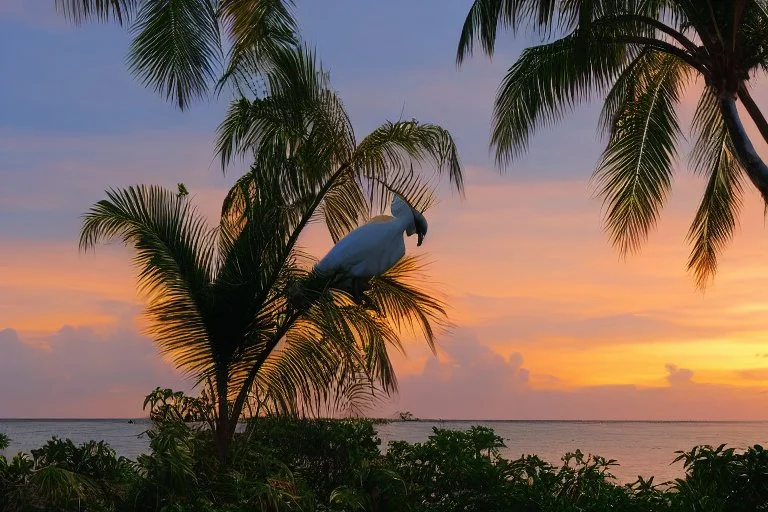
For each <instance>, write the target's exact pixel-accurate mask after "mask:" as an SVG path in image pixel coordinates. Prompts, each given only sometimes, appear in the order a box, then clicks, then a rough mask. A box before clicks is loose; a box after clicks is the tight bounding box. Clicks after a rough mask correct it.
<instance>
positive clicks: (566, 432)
mask: <svg viewBox="0 0 768 512" xmlns="http://www.w3.org/2000/svg"><path fill="white" fill-rule="evenodd" d="M471 425H485V426H488V427H491V428H493V429H494V430H495V431H496V433H497V434H498V435H500V436H501V437H503V438H504V441H505V443H506V445H507V447H506V448H505V449H504V450H503V454H504V455H505V456H506V457H508V458H517V457H519V456H521V455H523V454H536V455H538V456H539V457H541V458H542V459H544V460H546V461H548V462H551V463H557V462H559V460H560V457H562V456H563V454H565V453H566V452H568V451H575V450H576V449H577V448H578V449H581V451H582V452H585V453H593V454H597V455H602V456H604V457H606V458H609V459H617V460H618V462H619V464H620V466H618V467H616V468H615V470H614V474H615V475H616V476H617V478H618V480H619V481H620V482H629V481H633V480H634V479H635V478H636V477H637V475H643V476H645V477H647V476H651V475H654V476H655V477H656V481H657V482H661V481H665V480H671V479H673V478H676V477H678V476H681V475H682V473H683V471H682V465H681V464H675V465H674V466H673V465H670V463H671V462H672V460H673V459H674V458H675V453H674V452H675V450H688V449H690V448H692V447H693V446H694V445H697V444H711V445H718V444H720V443H727V444H728V446H732V447H736V448H745V447H747V446H749V445H752V444H755V443H759V444H764V445H766V444H768V423H764V422H711V423H710V422H618V421H616V422H613V421H611V422H598V421H589V422H581V421H491V422H473V421H444V422H440V423H430V422H421V421H413V422H397V423H389V424H385V425H378V426H377V430H378V433H379V436H380V437H381V439H382V446H386V443H387V442H388V441H390V440H405V441H410V442H419V441H425V440H426V439H427V437H428V436H429V435H430V434H431V432H432V427H434V426H437V427H441V428H451V429H467V428H469V427H470V426H471ZM148 427H149V423H148V422H147V421H145V420H136V423H133V424H131V423H128V422H127V420H0V432H3V433H5V434H7V435H8V436H9V437H10V438H11V446H10V448H8V449H7V450H5V451H4V452H3V451H0V454H3V455H6V456H9V455H13V454H15V453H16V452H19V451H29V450H30V449H32V448H37V447H39V446H40V445H42V444H44V443H45V441H46V440H48V439H50V438H51V436H54V435H55V436H59V437H62V438H70V439H72V440H73V441H74V442H76V443H81V442H83V441H87V440H90V439H95V440H102V439H103V440H105V441H107V442H108V443H109V444H110V445H111V446H112V448H114V449H115V451H116V452H117V453H118V454H119V455H125V456H127V457H131V458H134V457H136V455H138V454H140V453H142V452H145V451H146V450H147V447H148V440H147V439H146V437H145V436H141V433H142V432H143V431H144V430H146V429H147V428H148Z"/></svg>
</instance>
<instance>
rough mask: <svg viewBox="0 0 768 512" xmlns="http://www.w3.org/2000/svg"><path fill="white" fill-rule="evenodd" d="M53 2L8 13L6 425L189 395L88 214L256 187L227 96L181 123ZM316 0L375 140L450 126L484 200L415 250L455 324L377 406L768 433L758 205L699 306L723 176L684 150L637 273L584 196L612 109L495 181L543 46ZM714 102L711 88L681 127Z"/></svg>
mask: <svg viewBox="0 0 768 512" xmlns="http://www.w3.org/2000/svg"><path fill="white" fill-rule="evenodd" d="M53 4H54V2H53V1H52V0H40V1H34V2H33V1H30V0H3V1H2V2H0V43H2V46H3V48H4V51H3V52H2V53H0V77H1V78H0V418H2V417H5V418H8V417H131V416H134V417H135V416H140V415H142V414H143V413H142V411H141V403H142V399H143V397H144V396H145V395H146V394H147V393H148V392H149V391H151V390H152V389H153V388H154V387H155V386H164V387H165V386H168V387H174V388H179V389H189V388H190V385H191V383H190V381H188V380H186V379H184V378H183V377H181V376H180V375H178V374H177V373H176V372H175V371H174V369H173V368H172V367H171V366H170V365H168V364H167V363H165V362H163V361H162V359H161V358H160V357H159V356H158V353H157V351H156V348H155V346H154V345H153V344H152V341H151V340H150V339H148V338H146V337H143V336H142V335H141V318H142V317H141V315H142V302H141V297H139V296H138V295H137V292H136V286H135V280H134V275H135V274H134V269H133V268H132V266H131V263H130V259H131V254H130V251H129V250H128V249H126V248H124V247H122V246H121V245H120V244H119V243H114V244H112V245H108V246H102V247H99V248H98V249H97V250H96V252H95V253H89V254H80V253H79V252H78V248H77V238H78V231H79V227H80V219H81V215H82V214H83V213H84V212H85V211H86V210H87V208H88V207H89V206H90V205H91V204H93V203H94V202H95V201H98V200H99V199H101V198H103V197H104V190H105V189H106V188H109V187H119V186H127V185H131V184H137V183H158V184H163V185H167V186H169V187H174V188H175V186H176V183H178V182H184V183H185V184H186V185H187V188H188V189H189V191H190V194H191V195H192V196H194V200H195V201H197V202H198V204H200V205H201V207H202V209H203V210H204V211H205V212H207V213H208V214H209V215H210V218H211V219H212V220H214V219H215V214H216V211H217V209H218V207H219V205H220V201H221V199H222V197H223V195H224V193H225V191H226V189H227V187H228V185H230V184H231V183H232V182H233V180H234V179H236V177H237V172H238V171H237V170H232V171H231V172H230V173H228V174H227V175H226V176H224V175H223V174H222V172H221V170H220V168H219V166H218V162H216V161H215V160H214V155H213V150H212V147H211V141H212V137H213V133H214V130H215V128H216V125H217V124H218V122H219V121H220V119H221V118H222V116H223V113H224V110H225V108H226V101H225V100H226V97H225V98H222V100H221V101H203V102H199V103H197V104H195V105H194V106H193V108H192V109H191V110H189V111H188V112H183V113H182V112H179V111H178V110H177V109H175V108H174V107H173V106H172V105H171V104H169V103H167V102H165V101H163V100H162V98H160V97H159V96H158V95H156V94H155V93H154V92H153V91H151V90H148V89H145V88H144V87H142V86H141V85H140V84H139V83H138V82H136V81H135V80H133V78H132V77H131V76H130V74H129V73H128V72H127V71H126V66H125V56H126V54H127V46H128V42H129V37H128V35H127V34H126V32H125V30H123V29H120V28H119V27H116V26H100V25H87V26H84V27H73V26H70V25H68V24H67V23H66V22H65V21H64V20H63V19H62V18H60V17H59V16H58V15H57V14H56V12H55V9H54V6H53ZM298 4H299V5H298V17H299V19H300V22H301V27H302V31H303V36H304V38H305V39H306V40H308V41H309V42H311V43H312V44H314V45H316V47H317V50H318V53H319V55H320V57H321V58H322V61H323V63H324V65H325V67H326V68H328V69H329V70H330V72H331V80H332V82H333V84H334V86H335V87H336V88H337V89H338V90H339V92H340V95H341V97H342V99H343V100H344V102H345V104H346V106H347V108H348V110H349V112H350V114H351V116H352V119H353V121H354V123H355V128H356V130H357V132H358V134H361V135H362V134H365V133H367V132H368V131H370V130H371V129H373V128H374V127H376V126H377V125H378V124H380V123H381V122H383V121H385V120H387V119H391V120H394V119H397V118H400V117H401V115H402V117H404V118H411V117H415V118H417V119H419V120H422V121H428V122H434V123H438V124H441V125H443V126H445V127H446V128H448V129H449V130H451V132H452V133H453V134H454V136H455V138H456V140H457V143H458V145H459V149H460V152H461V156H462V159H463V162H464V164H465V166H466V172H467V183H468V185H467V194H466V198H465V199H460V198H459V197H457V196H456V195H455V194H454V195H451V194H446V195H444V196H443V197H442V198H441V201H440V203H439V205H438V206H437V207H435V208H434V209H431V210H430V211H429V212H428V220H429V235H428V237H427V238H426V240H425V243H424V245H422V246H421V247H419V248H417V247H416V244H415V241H414V240H413V239H408V243H407V245H408V251H409V253H413V254H416V253H424V254H426V255H428V258H429V259H430V261H432V265H431V274H430V276H431V278H432V280H433V281H435V282H436V283H437V287H438V288H439V290H441V291H442V293H444V295H445V297H446V299H447V301H448V302H449V304H450V306H451V309H450V317H451V320H452V322H453V323H454V324H455V327H454V328H453V329H452V331H451V332H450V333H449V334H446V335H444V336H443V337H442V338H441V341H440V347H439V354H438V356H437V357H434V356H432V355H431V353H430V352H429V351H428V350H427V349H426V347H424V346H422V345H420V344H416V343H410V344H408V345H407V355H406V357H402V356H400V355H396V356H395V359H396V362H397V370H398V376H399V380H400V395H399V396H398V397H396V398H394V399H393V400H391V401H389V402H386V403H384V404H383V405H382V406H380V407H379V409H378V410H376V411H374V413H376V414H381V415H392V414H393V413H394V412H395V411H399V410H410V411H411V412H413V413H414V414H415V415H416V416H420V417H431V418H437V417H441V418H474V419H483V418H484V419H504V418H510V419H518V418H519V419H654V420H656V419H682V420H695V419H768V265H767V264H766V262H765V260H766V257H765V255H766V252H767V251H768V240H767V239H766V227H765V218H764V215H763V207H762V205H761V204H760V201H759V199H758V197H757V194H756V193H753V192H752V190H751V189H750V191H749V193H748V196H747V199H746V201H745V205H744V208H743V212H742V223H741V227H740V229H739V230H738V232H737V235H736V237H735V239H734V241H733V243H732V244H731V246H730V248H729V249H728V251H727V253H726V254H725V256H724V257H723V258H722V260H721V265H720V272H719V274H718V276H717V279H716V280H715V282H714V284H713V285H712V286H711V287H710V288H709V289H708V290H707V291H706V293H702V292H700V291H698V290H697V289H696V288H695V286H694V281H693V279H692V277H691V276H690V275H689V274H687V273H686V270H685V264H686V260H687V256H688V250H689V247H688V246H687V244H686V241H685V235H686V233H687V230H688V226H689V224H690V222H691V220H692V219H693V215H694V211H695V208H696V206H697V202H698V200H699V198H700V195H701V193H702V191H703V186H704V184H703V182H702V181H701V179H700V178H698V177H696V176H693V175H692V174H691V173H690V172H689V170H688V168H687V165H686V162H687V159H686V158H685V156H686V155H685V154H683V155H682V158H681V160H680V163H679V165H678V167H679V172H678V173H677V176H676V179H675V183H674V189H673V193H672V197H671V201H670V203H669V205H668V207H667V208H666V209H665V211H664V213H663V215H662V218H661V224H660V226H659V228H658V229H657V230H655V231H654V232H653V233H652V235H651V237H650V240H649V242H648V243H647V244H646V245H645V247H644V250H643V251H642V253H640V254H639V255H636V256H632V257H630V258H627V259H622V258H621V257H620V256H619V255H618V253H617V252H616V251H615V250H614V249H613V248H612V247H611V246H610V245H609V243H608V240H607V236H606V235H605V234H604V233H603V231H602V228H601V203H600V200H599V199H596V198H595V197H594V194H593V192H594V190H593V188H592V187H591V184H590V181H589V178H590V175H591V172H592V170H593V168H594V165H595V162H596V160H597V158H598V157H599V155H600V151H601V149H602V148H603V142H602V141H601V140H600V137H599V136H598V133H597V115H598V112H599V104H598V103H594V104H590V105H586V106H584V107H583V108H580V109H578V110H577V111H575V112H574V113H573V115H570V116H569V117H568V118H567V119H566V120H565V121H564V122H562V123H561V124H559V125H558V126H557V127H554V128H552V129H548V130H542V131H540V132H538V133H537V134H536V136H535V138H534V141H533V144H532V145H531V148H530V151H529V153H528V155H527V156H526V157H525V158H523V159H522V160H520V161H519V162H517V163H515V164H514V165H513V166H511V168H510V169H508V170H507V172H506V173H503V174H501V173H499V172H498V170H497V169H496V168H495V166H494V163H493V160H492V158H491V156H490V153H489V150H488V135H489V123H490V112H491V106H492V101H493V97H494V94H495V91H496V87H497V85H498V83H499V81H500V79H501V77H502V76H503V73H504V71H505V70H506V68H507V67H508V66H509V65H510V64H511V63H512V62H513V61H514V59H515V58H516V56H517V55H518V54H519V52H520V50H521V49H522V48H523V47H524V46H525V45H526V44H528V43H530V42H531V41H528V40H525V39H524V38H519V39H512V38H511V37H509V36H505V37H504V38H502V40H501V41H500V43H499V49H498V52H497V54H496V55H495V57H494V59H493V60H492V61H490V60H489V59H487V58H485V57H482V56H480V55H478V56H476V57H475V58H473V59H471V60H470V62H469V63H468V64H466V65H464V66H462V68H460V69H457V68H456V66H455V64H454V56H455V49H456V43H457V41H458V34H459V30H460V26H461V23H462V22H463V20H464V16H465V14H466V11H467V9H468V7H469V5H470V1H469V0H461V1H459V0H422V1H419V2H413V1H412V0H388V1H387V2H372V1H366V2H361V1H359V0H343V1H342V0H335V1H326V2H314V1H308V0H299V1H298ZM697 94H698V89H697V86H696V85H693V86H692V87H691V89H690V91H689V94H688V95H687V96H686V98H685V101H684V103H685V106H684V108H683V110H684V112H683V115H682V118H683V122H687V120H689V119H690V109H691V108H692V106H693V104H695V101H696V98H697ZM755 95H756V97H757V101H758V103H759V104H760V105H761V106H763V107H765V108H768V95H767V94H765V93H764V92H761V91H759V92H756V93H755ZM686 126H687V124H686ZM749 128H750V130H751V127H749ZM758 150H759V151H760V152H761V153H762V154H763V155H766V156H768V150H766V148H765V147H764V146H763V145H758ZM318 228H320V227H319V226H318ZM318 228H315V229H314V230H313V231H312V232H310V233H309V235H308V236H307V237H306V239H305V240H304V243H305V246H306V247H307V248H308V249H309V250H310V252H312V253H313V254H315V255H316V256H318V257H320V256H322V255H323V254H324V252H325V251H327V250H328V248H329V247H330V244H331V242H330V238H329V236H328V235H327V234H326V233H325V232H324V231H323V230H322V229H318Z"/></svg>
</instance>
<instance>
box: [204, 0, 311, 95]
mask: <svg viewBox="0 0 768 512" xmlns="http://www.w3.org/2000/svg"><path fill="white" fill-rule="evenodd" d="M292 8H293V1H292V0H260V1H258V2H254V1H253V0H228V1H224V2H222V4H221V7H220V15H219V19H220V22H221V23H222V24H223V25H224V26H225V27H226V30H227V32H228V34H229V37H230V39H231V41H232V46H231V48H230V51H229V55H228V59H227V60H228V66H227V69H226V71H225V73H224V75H223V77H222V78H221V79H220V80H219V86H222V85H223V84H224V83H226V82H227V81H230V80H232V81H234V82H235V86H236V87H239V88H242V87H243V85H244V84H249V83H250V81H251V80H253V79H254V78H255V77H259V76H262V75H263V74H264V73H265V72H266V71H268V70H269V69H270V66H271V65H272V63H273V62H274V61H275V60H276V58H277V55H278V54H279V53H281V52H285V51H290V50H292V49H294V48H296V47H297V45H298V37H297V32H298V28H297V26H296V21H295V19H294V17H293V13H292Z"/></svg>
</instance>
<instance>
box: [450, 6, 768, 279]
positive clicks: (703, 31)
mask: <svg viewBox="0 0 768 512" xmlns="http://www.w3.org/2000/svg"><path fill="white" fill-rule="evenodd" d="M526 27H533V28H534V30H535V31H536V32H537V33H539V34H541V35H542V36H543V37H544V38H546V39H548V42H546V43H545V44H541V45H537V46H532V47H530V48H527V49H525V50H524V51H523V52H522V54H521V55H520V56H519V58H518V59H517V61H516V62H515V63H514V64H513V65H512V66H511V67H510V68H509V71H508V72H507V74H506V76H505V77H504V79H503V80H502V83H501V85H500V87H499V91H498V94H497V96H496V100H495V104H494V112H493V128H492V135H491V144H492V145H493V147H494V148H495V152H496V159H497V162H498V164H499V165H500V166H502V167H504V166H507V165H509V164H510V163H512V162H513V161H514V159H515V158H517V157H518V156H520V155H521V154H522V153H523V152H524V151H525V150H526V148H527V146H528V143H529V141H530V139H531V137H532V136H533V134H534V133H535V131H536V130H537V129H539V128H540V127H542V126H544V125H547V124H553V123H556V122H557V121H559V120H560V119H561V118H562V117H563V115H565V114H566V113H567V112H568V111H569V110H571V109H572V108H573V107H574V106H575V105H577V104H579V103H581V102H584V101H588V100H590V99H592V98H604V104H603V109H602V113H601V116H600V121H599V124H600V128H601V130H602V132H603V133H604V134H605V135H606V136H607V139H608V142H607V146H606V148H605V150H604V151H603V154H602V157H601V158H600V161H599V163H598V164H597V168H596V170H595V174H594V177H595V179H596V184H597V186H598V191H599V194H600V195H601V196H602V198H603V200H604V205H605V225H606V229H607V231H608V233H609V236H610V239H611V241H612V242H613V244H614V245H615V246H616V247H617V248H618V249H619V250H620V251H621V252H622V253H624V254H626V253H630V252H634V251H637V250H638V249H639V248H640V246H641V245H642V243H643V242H644V241H645V240H646V238H647V237H648V233H649V231H650V230H651V229H652V228H653V227H654V226H655V224H656V222H657V219H658V217H659V213H660V211H661V209H662V207H663V206H664V203H665V202H666V199H667V197H668V195H669V190H670V186H671V182H672V175H673V172H674V170H675V169H676V156H677V152H678V149H679V147H680V146H681V144H682V142H683V137H682V133H681V127H680V120H679V110H680V106H681V101H682V100H683V98H685V97H686V95H687V94H691V92H692V85H693V84H694V83H701V84H703V91H702V92H701V94H700V98H699V101H698V104H697V106H696V111H695V114H694V116H693V121H692V125H691V129H692V132H693V135H694V139H695V143H694V145H693V148H692V150H691V152H690V167H691V168H692V169H693V170H694V171H696V172H697V173H699V174H702V175H704V176H706V178H707V185H706V188H705V190H704V196H703V198H702V200H701V204H700V206H699V208H698V210H697V212H696V215H695V217H694V219H693V223H692V225H691V227H690V230H689V232H688V239H689V241H690V242H691V245H692V248H691V254H690V257H689V260H688V268H689V269H690V270H691V271H692V272H693V275H694V276H695V279H696V282H697V284H698V285H699V286H702V287H703V286H705V285H706V284H707V283H708V282H709V281H710V280H711V278H712V277H713V275H714V274H715V272H716V270H717V257H718V254H720V252H721V251H722V250H723V249H724V247H725V246H726V245H727V243H728V242H729V240H730V239H731V237H732V235H733V231H734V228H735V226H736V225H737V221H738V217H739V211H740V207H741V203H742V197H743V194H744V181H745V178H748V179H749V180H750V182H751V183H752V184H753V186H754V187H755V188H756V189H757V190H758V191H759V192H760V194H761V195H762V197H763V199H765V200H768V166H766V164H765V163H764V162H763V160H762V158H761V157H760V156H759V155H758V154H757V152H756V151H755V149H754V145H753V143H752V141H751V140H750V135H749V134H748V133H747V130H746V129H745V127H744V125H743V122H742V120H741V117H740V115H741V114H740V111H739V109H738V108H737V105H740V106H741V107H743V109H744V110H745V111H746V112H747V114H748V115H749V117H750V119H751V120H752V122H753V123H754V124H755V126H756V127H757V129H758V130H757V132H758V133H759V134H760V136H762V138H763V139H765V140H766V141H768V122H766V120H765V117H764V115H763V113H762V112H761V111H760V109H759V107H758V106H757V104H756V103H755V101H754V99H753V98H752V94H751V92H750V89H751V88H753V87H754V83H755V79H756V78H757V77H758V76H759V75H760V74H761V72H763V71H765V70H766V69H768V39H767V38H766V37H765V34H766V33H768V3H766V2H765V1H764V0H597V1H594V0H475V1H474V2H473V4H472V7H471V8H470V11H469V14H468V16H467V18H466V21H465V23H464V26H463V29H462V32H461V37H460V40H459V47H458V56H457V58H458V61H459V62H461V61H462V60H464V59H465V58H467V57H468V56H469V55H471V54H472V52H473V50H474V47H475V44H476V43H478V44H480V46H481V47H482V50H483V51H484V52H485V53H487V54H489V55H491V54H493V52H494V48H495V43H496V38H497V34H498V30H499V29H500V28H502V29H510V30H512V31H513V32H519V31H521V30H524V29H525V28H526Z"/></svg>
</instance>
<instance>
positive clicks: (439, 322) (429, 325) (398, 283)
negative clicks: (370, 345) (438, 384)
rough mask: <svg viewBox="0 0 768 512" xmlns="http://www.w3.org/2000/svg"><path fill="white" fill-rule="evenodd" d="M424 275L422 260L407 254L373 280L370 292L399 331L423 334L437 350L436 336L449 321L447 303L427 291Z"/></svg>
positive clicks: (401, 332) (424, 269)
mask: <svg viewBox="0 0 768 512" xmlns="http://www.w3.org/2000/svg"><path fill="white" fill-rule="evenodd" d="M425 274H426V264H425V263H424V262H423V260H422V259H420V258H417V257H412V256H406V257H405V258H403V259H401V260H400V261H399V262H398V263H397V264H396V265H395V266H394V267H393V268H392V269H390V270H389V271H388V272H387V273H386V274H384V275H383V276H379V277H376V278H375V279H373V280H372V289H371V291H370V292H369V293H370V295H371V298H372V299H373V301H374V303H375V304H376V305H377V306H378V308H379V309H380V311H381V312H382V314H383V315H384V316H385V317H386V318H387V319H388V321H389V322H391V324H392V325H393V326H394V328H395V330H396V332H398V333H400V334H410V335H415V336H422V337H423V338H424V341H426V342H427V345H428V346H429V347H430V349H432V350H433V351H434V350H435V342H436V340H437V335H438V334H439V333H440V332H441V331H443V330H444V329H446V328H448V327H449V324H448V322H447V313H446V305H445V303H444V302H443V301H442V300H441V299H439V298H437V297H435V296H434V293H432V294H430V293H429V292H427V290H428V289H429V287H430V286H429V283H428V281H427V280H426V278H425Z"/></svg>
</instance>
